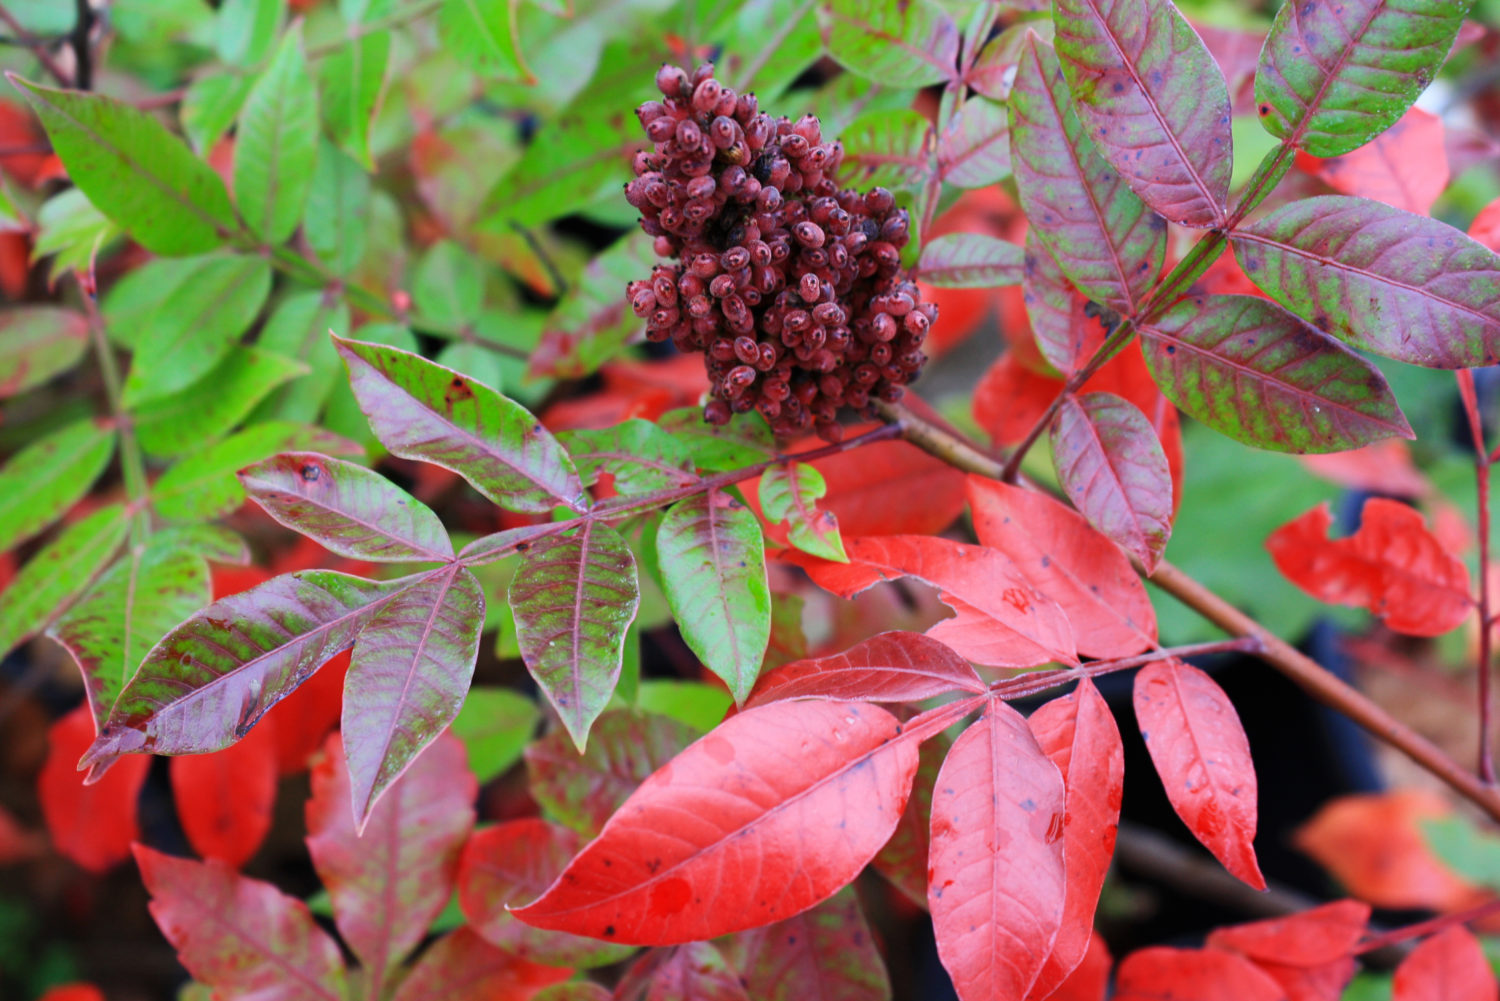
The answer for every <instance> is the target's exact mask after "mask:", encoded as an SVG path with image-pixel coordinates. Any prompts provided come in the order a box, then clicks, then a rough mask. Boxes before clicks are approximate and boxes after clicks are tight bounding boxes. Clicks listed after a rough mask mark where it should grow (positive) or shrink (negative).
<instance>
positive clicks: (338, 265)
mask: <svg viewBox="0 0 1500 1001" xmlns="http://www.w3.org/2000/svg"><path fill="white" fill-rule="evenodd" d="M369 205H370V175H369V174H367V173H365V171H364V170H363V169H362V168H361V167H360V165H359V164H357V163H355V162H354V161H353V160H352V159H350V158H349V156H348V155H347V154H346V153H344V152H343V151H342V150H340V149H339V148H338V147H337V146H334V145H333V144H332V143H329V142H324V143H322V144H321V145H320V146H319V147H318V162H317V165H316V166H315V167H314V168H313V175H312V185H311V186H310V187H309V188H308V191H307V206H306V208H305V210H304V212H303V216H302V235H303V236H304V237H305V238H306V239H307V245H308V246H309V247H311V248H312V249H313V253H315V254H317V255H318V259H319V260H321V261H322V262H323V263H324V264H326V265H327V266H328V268H329V270H330V271H331V272H332V273H333V274H335V275H339V276H341V277H343V276H347V275H349V274H351V273H352V272H353V271H354V269H355V268H356V267H358V266H359V262H360V260H361V259H363V258H364V256H365V238H366V233H365V214H366V213H367V212H368V211H369Z"/></svg>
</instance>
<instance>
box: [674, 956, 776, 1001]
mask: <svg viewBox="0 0 1500 1001" xmlns="http://www.w3.org/2000/svg"><path fill="white" fill-rule="evenodd" d="M646 1001H750V995H749V994H747V993H745V987H744V985H743V984H741V983H740V977H739V974H737V973H736V972H735V970H734V968H733V967H731V966H730V965H729V963H728V961H726V960H725V959H724V956H723V954H721V953H720V952H719V950H718V949H715V948H714V947H713V946H712V945H709V944H708V943H707V942H693V943H690V944H688V945H684V946H681V947H679V948H677V949H674V950H672V955H671V956H670V957H668V958H667V961H666V962H664V963H662V964H661V965H660V966H658V967H657V968H656V971H655V972H654V973H653V974H652V976H651V988H650V990H648V991H647V992H646ZM756 1001H759V998H757V999H756Z"/></svg>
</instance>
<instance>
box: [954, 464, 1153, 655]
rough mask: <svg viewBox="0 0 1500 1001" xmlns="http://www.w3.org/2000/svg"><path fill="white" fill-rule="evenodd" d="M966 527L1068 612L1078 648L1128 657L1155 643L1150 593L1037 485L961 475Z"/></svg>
mask: <svg viewBox="0 0 1500 1001" xmlns="http://www.w3.org/2000/svg"><path fill="white" fill-rule="evenodd" d="M969 506H970V508H971V510H972V512H973V517H974V532H975V534H976V535H978V536H979V541H980V543H982V544H983V545H986V546H989V547H991V548H993V549H998V550H1000V552H1002V553H1004V554H1005V555H1006V556H1009V557H1010V558H1011V560H1012V561H1013V562H1014V563H1015V565H1016V569H1017V570H1019V571H1020V572H1021V573H1022V574H1023V575H1025V577H1026V579H1027V580H1028V581H1030V582H1031V585H1032V586H1033V587H1035V588H1036V589H1037V590H1038V591H1040V592H1042V593H1043V594H1045V595H1047V596H1048V597H1050V598H1052V599H1053V600H1054V601H1056V602H1057V603H1058V604H1060V605H1061V606H1062V607H1063V611H1065V612H1067V613H1068V618H1069V620H1071V621H1072V623H1073V635H1074V637H1075V638H1076V639H1077V640H1078V652H1079V653H1082V654H1086V655H1088V656H1090V657H1129V656H1130V655H1131V654H1136V653H1140V652H1141V651H1142V650H1145V649H1147V648H1149V647H1150V646H1151V645H1152V644H1153V643H1155V642H1156V612H1155V611H1154V610H1153V609H1152V607H1151V598H1150V596H1148V595H1147V594H1146V588H1145V586H1144V585H1143V584H1142V583H1141V579H1140V577H1139V576H1137V574H1136V572H1135V570H1134V569H1132V568H1131V566H1130V561H1129V560H1127V559H1126V558H1125V554H1124V553H1122V552H1120V548H1119V547H1118V546H1116V545H1115V544H1114V543H1113V542H1110V541H1109V539H1107V538H1105V537H1104V536H1103V535H1100V534H1099V533H1098V532H1097V531H1095V530H1094V529H1093V528H1091V527H1090V526H1089V524H1088V522H1087V521H1085V520H1084V518H1083V516H1082V515H1080V514H1079V513H1078V512H1077V511H1074V510H1072V509H1071V508H1069V507H1066V506H1064V505H1062V504H1059V503H1058V502H1057V501H1054V500H1052V499H1051V498H1050V497H1048V496H1047V495H1046V494H1043V493H1041V492H1040V491H1037V490H1024V489H1022V488H1020V487H1013V486H1010V485H1009V484H1006V483H999V482H996V481H995V480H989V479H985V478H983V477H980V476H971V477H969Z"/></svg>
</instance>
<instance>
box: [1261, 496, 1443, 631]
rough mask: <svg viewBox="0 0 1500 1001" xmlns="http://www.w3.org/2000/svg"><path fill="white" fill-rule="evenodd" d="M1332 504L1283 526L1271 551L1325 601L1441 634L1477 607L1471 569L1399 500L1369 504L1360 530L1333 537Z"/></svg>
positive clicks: (1290, 575)
mask: <svg viewBox="0 0 1500 1001" xmlns="http://www.w3.org/2000/svg"><path fill="white" fill-rule="evenodd" d="M1332 524H1333V516H1332V515H1331V514H1330V513H1329V511H1328V505H1327V504H1322V505H1320V506H1318V507H1315V508H1313V509H1312V510H1311V511H1308V512H1307V513H1306V514H1304V515H1302V516H1301V517H1299V518H1294V519H1293V520H1291V521H1289V522H1287V523H1286V524H1285V525H1282V526H1281V527H1280V528H1278V529H1277V530H1276V531H1274V532H1272V533H1271V535H1270V537H1269V538H1268V539H1266V548H1267V549H1268V550H1270V552H1271V558H1272V559H1273V560H1275V561H1276V566H1277V568H1278V569H1279V570H1280V571H1281V572H1282V573H1283V574H1285V575H1286V577H1287V579H1288V580H1290V581H1291V582H1292V583H1293V584H1296V585H1297V586H1298V587H1300V588H1301V589H1302V590H1304V591H1306V592H1307V593H1308V594H1310V595H1312V596H1313V597H1314V598H1317V599H1318V600H1319V601H1327V602H1330V603H1333V604H1338V605H1354V606H1357V607H1361V606H1362V607H1364V608H1367V609H1369V610H1370V611H1371V612H1373V613H1374V614H1375V615H1377V616H1379V617H1380V618H1382V619H1384V620H1385V624H1386V625H1387V626H1389V627H1390V628H1391V629H1394V630H1395V631H1396V632H1398V633H1408V634H1410V635H1412V636H1438V635H1440V634H1442V633H1446V632H1447V631H1448V630H1450V629H1453V628H1454V627H1456V626H1458V625H1460V624H1461V623H1462V622H1463V620H1464V619H1465V618H1466V617H1467V616H1468V614H1469V609H1470V608H1471V607H1473V601H1472V600H1471V599H1470V598H1469V571H1468V568H1466V567H1465V566H1464V564H1463V562H1462V561H1460V560H1458V559H1457V558H1455V557H1454V556H1453V555H1452V554H1450V553H1449V552H1448V551H1447V550H1446V549H1444V548H1443V545H1442V543H1441V542H1439V541H1438V540H1437V538H1436V536H1434V535H1433V534H1432V533H1431V532H1429V531H1428V530H1427V527H1426V525H1425V524H1424V523H1423V521H1422V516H1421V515H1420V514H1418V513H1417V512H1416V511H1414V510H1413V509H1411V508H1410V507H1407V506H1406V505H1405V504H1402V503H1399V502H1398V501H1393V500H1386V499H1385V498H1383V497H1373V498H1371V499H1370V500H1368V501H1366V502H1365V507H1364V511H1363V512H1362V513H1361V516H1360V525H1359V531H1357V532H1355V533H1354V534H1353V535H1351V536H1349V537H1348V538H1347V539H1332V540H1330V539H1329V538H1328V528H1329V526H1331V525H1332Z"/></svg>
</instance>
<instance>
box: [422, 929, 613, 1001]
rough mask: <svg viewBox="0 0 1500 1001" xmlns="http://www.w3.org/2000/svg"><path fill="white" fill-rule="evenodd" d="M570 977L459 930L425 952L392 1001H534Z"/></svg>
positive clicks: (551, 996)
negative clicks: (532, 999) (551, 987)
mask: <svg viewBox="0 0 1500 1001" xmlns="http://www.w3.org/2000/svg"><path fill="white" fill-rule="evenodd" d="M571 975H572V971H571V970H564V969H558V968H557V967H553V966H538V965H537V964H535V963H528V962H527V961H526V960H524V959H518V958H516V957H515V956H512V955H511V954H510V953H508V952H503V951H501V950H499V949H496V948H495V947H494V946H492V945H490V944H489V943H487V942H486V941H485V940H484V939H482V938H480V937H479V936H478V935H476V934H474V932H473V931H472V930H470V929H468V928H458V929H456V930H454V931H451V932H449V933H448V934H447V935H444V936H443V937H442V938H440V939H438V940H437V941H436V942H434V943H432V946H431V947H430V948H428V950H427V951H426V952H424V953H422V958H421V959H419V960H417V964H416V966H414V967H413V968H412V971H411V972H410V973H409V974H407V975H406V979H404V980H402V981H401V986H400V987H399V988H397V990H396V994H395V997H394V998H392V1001H530V999H531V998H540V997H541V996H542V995H543V992H544V991H545V990H546V988H548V987H550V986H552V985H553V984H559V983H560V982H561V981H563V980H566V979H567V978H568V977H569V976H571ZM546 996H547V997H549V998H553V997H554V996H553V995H551V994H547V995H546ZM563 996H564V997H566V995H563ZM581 996H583V997H586V996H587V995H581Z"/></svg>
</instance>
